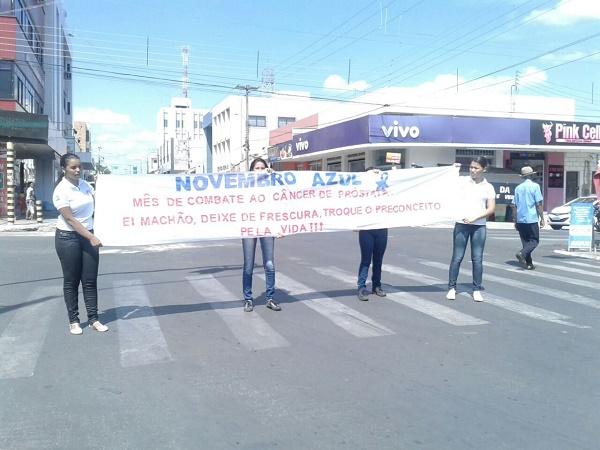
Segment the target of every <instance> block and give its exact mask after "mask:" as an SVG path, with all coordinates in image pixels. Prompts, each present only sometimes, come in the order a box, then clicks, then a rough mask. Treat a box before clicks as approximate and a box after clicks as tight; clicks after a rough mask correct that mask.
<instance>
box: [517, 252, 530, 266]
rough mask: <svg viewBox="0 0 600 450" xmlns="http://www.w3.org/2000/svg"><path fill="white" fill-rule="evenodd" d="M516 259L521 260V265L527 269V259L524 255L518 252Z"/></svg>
mask: <svg viewBox="0 0 600 450" xmlns="http://www.w3.org/2000/svg"><path fill="white" fill-rule="evenodd" d="M515 256H516V258H517V259H518V260H519V263H520V264H521V265H522V266H523V267H527V263H526V262H525V257H524V256H523V253H521V252H517V254H516V255H515Z"/></svg>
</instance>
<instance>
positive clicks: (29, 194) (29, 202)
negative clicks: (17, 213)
mask: <svg viewBox="0 0 600 450" xmlns="http://www.w3.org/2000/svg"><path fill="white" fill-rule="evenodd" d="M25 205H26V207H27V211H26V212H25V219H26V220H33V219H35V190H34V188H33V182H32V181H30V182H28V183H27V189H25Z"/></svg>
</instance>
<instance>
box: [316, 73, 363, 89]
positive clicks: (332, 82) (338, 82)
mask: <svg viewBox="0 0 600 450" xmlns="http://www.w3.org/2000/svg"><path fill="white" fill-rule="evenodd" d="M369 87H370V84H369V83H367V82H366V81H365V80H359V81H354V82H352V83H350V84H348V83H347V82H346V80H344V79H343V78H342V77H341V76H339V75H329V76H328V77H327V78H326V79H325V81H324V82H323V88H324V89H329V90H336V91H337V90H347V91H366V90H367V89H369Z"/></svg>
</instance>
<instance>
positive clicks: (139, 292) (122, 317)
mask: <svg viewBox="0 0 600 450" xmlns="http://www.w3.org/2000/svg"><path fill="white" fill-rule="evenodd" d="M113 288H114V302H115V306H116V307H117V326H118V328H119V347H120V354H121V366H123V367H136V366H143V365H147V364H155V363H160V362H167V361H171V360H172V359H173V358H172V357H171V352H170V351H169V346H168V345H167V341H166V340H165V336H164V335H163V332H162V330H161V328H160V323H159V322H158V319H157V318H156V316H155V315H154V310H153V308H152V305H151V304H150V299H149V298H148V294H147V293H146V290H145V289H144V286H142V285H141V282H140V281H137V280H133V281H132V280H128V281H115V282H114V283H113Z"/></svg>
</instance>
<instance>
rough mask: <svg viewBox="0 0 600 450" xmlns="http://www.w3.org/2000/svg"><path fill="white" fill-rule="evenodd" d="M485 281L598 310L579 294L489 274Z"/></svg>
mask: <svg viewBox="0 0 600 450" xmlns="http://www.w3.org/2000/svg"><path fill="white" fill-rule="evenodd" d="M421 264H424V265H426V266H429V267H435V268H437V269H442V270H448V266H447V265H446V264H442V263H438V262H435V261H421ZM461 272H463V273H464V274H465V275H471V270H470V269H467V268H466V267H465V268H461ZM483 277H484V279H485V280H490V281H494V282H496V283H501V284H507V283H510V286H511V287H516V288H520V289H523V290H526V291H531V292H534V293H536V294H542V295H545V296H547V297H554V298H557V299H559V300H564V301H567V302H571V303H577V304H579V305H585V306H589V307H591V308H595V309H600V301H598V300H594V299H593V298H589V297H585V296H583V295H579V294H573V293H571V292H567V291H561V290H560V289H554V288H548V287H544V286H539V285H535V284H531V283H526V282H524V281H518V280H515V279H510V280H508V279H506V278H503V277H499V276H496V275H491V274H489V273H485V274H484V276H483Z"/></svg>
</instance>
